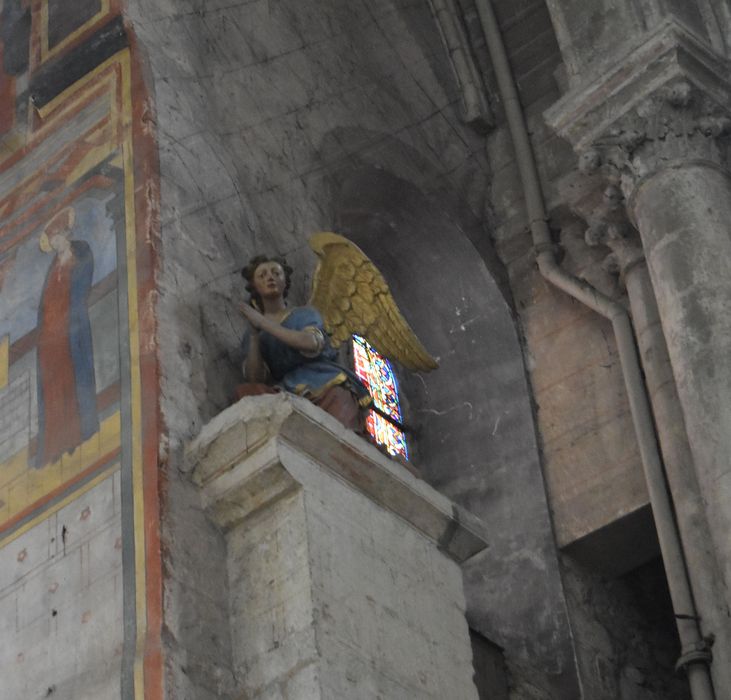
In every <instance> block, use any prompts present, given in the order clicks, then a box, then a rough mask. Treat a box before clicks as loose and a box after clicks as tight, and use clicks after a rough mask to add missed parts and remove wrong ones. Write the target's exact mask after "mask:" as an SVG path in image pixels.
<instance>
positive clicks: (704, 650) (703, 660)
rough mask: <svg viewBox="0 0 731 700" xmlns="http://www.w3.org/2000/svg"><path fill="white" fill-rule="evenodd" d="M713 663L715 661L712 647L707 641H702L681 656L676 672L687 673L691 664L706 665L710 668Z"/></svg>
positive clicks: (676, 665)
mask: <svg viewBox="0 0 731 700" xmlns="http://www.w3.org/2000/svg"><path fill="white" fill-rule="evenodd" d="M711 661H713V654H712V653H711V647H710V646H709V645H708V641H707V640H706V639H702V640H700V641H699V642H697V643H696V644H695V645H694V646H693V647H691V648H690V649H687V650H686V651H684V652H683V654H681V656H680V658H679V659H678V661H677V663H676V664H675V670H676V671H677V672H680V671H686V670H687V668H688V666H690V665H691V664H705V665H706V666H710V665H711Z"/></svg>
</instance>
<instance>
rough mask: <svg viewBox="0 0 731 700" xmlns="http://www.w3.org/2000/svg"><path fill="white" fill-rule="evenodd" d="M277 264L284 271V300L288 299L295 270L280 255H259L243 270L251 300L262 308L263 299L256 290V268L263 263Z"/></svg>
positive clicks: (242, 274)
mask: <svg viewBox="0 0 731 700" xmlns="http://www.w3.org/2000/svg"><path fill="white" fill-rule="evenodd" d="M268 262H275V263H279V264H280V265H281V266H282V270H284V298H285V299H286V298H287V294H288V293H289V288H290V286H291V285H292V273H293V272H294V269H293V268H292V267H291V266H290V265H288V264H287V261H286V260H285V258H283V257H281V256H278V255H257V256H256V257H253V258H251V260H249V262H248V264H247V265H246V266H245V267H244V268H242V269H241V276H242V277H243V278H244V280H246V291H247V292H249V294H250V295H251V298H252V299H253V300H254V301H255V302H256V303H257V304H258V305H259V306H260V307H261V297H260V296H259V294H258V293H257V292H256V289H255V288H254V273H255V272H256V268H257V267H259V265H261V264H262V263H268Z"/></svg>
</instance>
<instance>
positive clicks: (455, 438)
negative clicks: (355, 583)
mask: <svg viewBox="0 0 731 700" xmlns="http://www.w3.org/2000/svg"><path fill="white" fill-rule="evenodd" d="M341 138H342V135H341ZM393 149H394V150H395V151H398V150H401V151H402V152H403V147H402V146H401V145H399V144H398V143H397V142H395V141H394V143H393ZM394 150H392V151H391V156H390V157H389V158H390V161H391V163H393V159H394V155H393V153H394ZM335 179H336V182H337V185H335V186H334V192H333V204H332V206H333V222H334V229H335V230H336V231H338V232H340V233H341V234H343V235H345V236H346V237H348V238H349V239H350V240H352V241H353V242H355V243H356V244H357V245H358V246H360V247H361V248H362V250H363V251H364V252H365V253H366V254H367V255H368V256H369V257H370V258H371V259H372V260H373V261H374V262H375V263H376V265H377V266H378V267H379V269H380V270H381V271H382V272H383V274H384V276H385V277H386V279H387V281H388V283H389V285H390V286H391V289H392V290H393V292H394V296H395V297H396V300H397V302H398V304H399V307H400V308H401V310H402V312H403V313H404V315H405V316H406V318H407V319H408V321H409V323H410V324H411V326H412V328H413V329H414V330H415V332H416V334H417V335H418V336H419V338H420V339H421V340H422V342H423V343H424V345H425V346H426V348H427V349H428V350H429V351H430V352H431V353H432V354H433V355H434V356H435V357H437V358H438V360H439V363H440V367H439V369H438V370H436V371H434V372H431V373H416V374H414V373H408V372H406V371H404V370H401V371H400V372H399V376H400V379H401V390H402V393H403V394H404V395H405V400H406V404H407V411H406V420H407V422H408V423H409V424H410V425H411V426H412V427H413V428H414V434H413V436H412V447H414V448H415V449H414V458H415V462H416V463H417V465H418V467H419V468H420V470H421V472H422V474H423V476H424V478H425V480H427V481H428V482H429V483H431V484H432V485H433V486H435V487H436V488H437V489H439V490H440V491H442V492H443V493H445V494H446V495H448V496H449V497H450V498H452V499H454V500H455V501H456V502H458V503H460V504H461V505H464V506H465V507H466V508H468V509H469V510H470V511H471V512H472V513H474V514H475V515H477V516H479V517H480V518H481V519H482V520H483V521H484V522H485V523H486V525H487V528H488V533H489V541H490V546H489V548H488V549H487V550H486V551H485V552H484V553H483V554H481V555H479V556H477V557H474V558H473V559H472V560H471V561H470V562H468V563H467V564H466V567H465V586H466V594H467V602H468V617H469V619H470V624H471V625H472V626H473V627H474V628H476V629H478V630H480V631H481V632H483V633H484V634H486V635H488V636H489V637H490V638H491V639H493V640H495V641H496V642H497V643H498V644H500V645H501V646H503V647H505V648H506V651H507V652H508V654H509V655H510V656H511V657H513V658H514V659H515V658H516V657H517V659H518V660H519V661H523V662H525V663H527V664H530V662H531V659H538V658H541V659H542V663H543V664H544V666H545V665H548V666H550V667H551V668H552V669H553V670H554V671H555V676H554V679H553V681H552V683H553V684H554V685H555V686H558V687H559V688H560V689H561V692H565V693H567V695H566V697H570V696H571V693H572V692H574V688H575V683H576V680H575V676H574V672H573V664H572V651H571V641H570V632H569V628H568V621H567V618H566V612H565V601H564V598H563V591H562V586H561V581H560V576H559V571H558V563H557V559H556V553H555V546H554V542H553V535H552V530H551V523H550V516H549V511H548V505H547V501H546V495H545V489H544V484H543V478H542V473H541V468H540V462H539V457H538V447H537V442H536V437H535V427H534V421H533V413H532V404H531V399H530V395H529V389H528V384H527V380H526V372H525V367H524V362H523V355H522V350H521V345H520V341H519V335H518V330H517V328H516V324H515V321H514V317H513V315H512V312H511V308H510V305H509V303H508V302H507V301H506V298H505V297H504V296H503V293H502V286H501V284H500V278H499V275H497V276H496V275H494V274H493V273H492V272H491V270H490V269H489V267H488V264H489V266H490V267H492V266H493V265H494V260H493V259H491V258H490V257H489V253H488V257H487V260H486V257H485V255H484V251H485V250H486V249H487V248H489V244H487V243H486V241H483V242H482V245H481V246H480V247H481V248H482V251H481V252H482V253H483V254H481V252H478V250H477V248H476V247H475V245H474V244H473V243H472V241H471V240H470V238H474V237H475V236H476V235H480V234H482V235H484V236H485V237H487V234H486V233H484V231H483V229H482V226H481V224H479V223H477V226H475V224H476V222H475V220H474V217H470V216H469V215H466V214H465V212H464V210H461V209H460V207H459V206H455V204H458V201H459V199H458V197H456V196H452V195H450V194H449V193H445V192H444V191H440V192H438V193H435V192H432V193H429V194H427V193H425V192H424V191H423V190H421V189H420V188H419V187H418V186H416V185H415V184H413V183H412V182H409V181H408V180H406V179H404V178H403V177H400V176H398V175H396V174H394V172H393V171H392V170H391V169H390V165H389V167H382V166H379V165H378V164H369V163H364V162H354V161H350V162H348V163H347V164H343V165H342V166H341V167H340V169H339V172H338V173H337V177H336V178H335ZM470 227H472V230H470ZM478 243H479V241H478ZM413 443H415V444H413Z"/></svg>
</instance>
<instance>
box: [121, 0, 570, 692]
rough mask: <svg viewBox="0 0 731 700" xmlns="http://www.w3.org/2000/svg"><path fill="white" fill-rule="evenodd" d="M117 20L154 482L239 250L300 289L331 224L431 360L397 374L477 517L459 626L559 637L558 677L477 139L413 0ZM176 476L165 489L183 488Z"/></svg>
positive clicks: (507, 637)
mask: <svg viewBox="0 0 731 700" xmlns="http://www.w3.org/2000/svg"><path fill="white" fill-rule="evenodd" d="M128 17H129V20H130V21H131V22H132V24H133V26H134V27H135V31H136V32H137V33H138V34H139V36H140V41H141V44H142V45H143V46H144V48H145V51H146V53H147V57H148V61H149V65H150V67H151V72H152V89H153V90H154V95H155V103H156V117H155V120H156V129H157V133H158V137H159V142H160V154H161V193H162V194H161V206H162V209H161V221H162V239H163V246H162V257H161V271H160V276H159V290H160V298H159V303H158V307H157V311H158V317H159V323H160V333H159V337H160V356H161V361H162V395H163V397H162V400H163V414H164V416H165V419H166V423H167V426H168V429H169V439H170V446H169V447H170V452H169V454H167V456H166V460H168V461H169V464H170V465H171V478H172V479H175V478H176V476H175V470H174V467H175V465H177V464H178V463H179V461H180V458H179V449H180V445H181V444H182V443H183V442H184V441H185V440H186V439H188V438H190V437H192V436H194V435H195V434H196V433H197V432H198V430H199V429H200V427H201V425H203V424H204V423H205V422H206V421H207V420H209V419H210V418H211V417H212V416H213V415H215V414H216V413H218V412H219V411H220V410H221V409H222V408H224V407H225V406H226V405H228V403H229V402H230V401H231V398H232V396H231V394H232V388H233V386H234V384H235V383H236V382H238V381H239V380H240V377H241V370H240V362H241V359H242V358H241V352H240V350H239V346H240V338H241V335H242V333H243V328H244V327H243V323H242V320H241V317H240V314H239V313H238V312H237V309H236V304H237V303H238V302H239V300H241V299H242V298H243V296H244V292H243V284H242V282H241V279H240V277H239V275H238V271H239V269H240V268H241V267H242V265H243V263H244V262H245V261H246V260H247V259H248V258H249V257H250V256H252V255H253V254H255V253H258V252H261V251H270V252H277V253H280V254H286V255H287V256H288V259H289V261H290V262H292V263H294V264H295V266H296V268H297V274H296V276H295V280H294V284H293V287H292V291H291V299H292V302H293V303H295V304H297V303H302V302H303V301H304V300H305V298H306V289H307V286H308V284H309V276H310V274H311V270H312V267H313V256H312V254H311V253H310V252H309V251H308V249H307V246H306V237H307V236H308V235H309V234H310V233H312V232H315V231H317V230H330V229H333V228H334V229H335V230H338V231H340V232H342V233H345V234H346V235H348V236H349V237H351V238H352V239H353V240H355V241H356V242H357V243H358V244H359V245H360V246H361V247H362V248H363V249H364V250H365V251H366V253H368V254H369V255H372V256H373V258H374V259H375V260H376V262H377V263H378V264H379V266H380V267H381V268H382V269H383V271H384V274H385V275H386V277H387V279H388V281H389V282H390V283H391V284H392V286H393V288H394V291H395V293H396V296H397V299H398V301H399V304H401V305H402V308H403V310H404V313H405V315H406V316H407V318H408V320H409V321H410V322H411V323H412V325H413V326H414V328H415V330H416V331H417V334H419V335H420V337H422V338H423V339H424V342H425V344H426V346H427V348H428V349H430V350H432V352H434V353H436V354H437V355H438V356H439V359H440V361H441V364H442V367H441V369H440V370H439V371H438V372H436V373H434V374H432V375H418V376H417V375H415V376H412V377H408V376H402V379H403V386H404V391H405V396H406V403H407V406H408V409H407V415H406V420H407V422H408V423H409V424H410V425H411V426H412V427H413V428H414V430H415V441H414V446H415V452H416V455H417V456H416V462H417V464H418V465H419V466H421V468H422V470H423V474H424V476H425V477H426V478H427V479H429V480H430V481H431V482H432V483H434V484H435V485H437V486H438V487H439V488H440V489H442V490H443V491H444V492H445V493H447V494H449V495H450V496H451V497H452V498H454V499H455V500H456V501H457V502H460V503H462V504H464V505H465V506H467V507H468V508H469V509H470V510H472V511H473V512H475V513H477V514H478V515H479V516H480V517H482V518H484V519H485V520H486V522H487V523H488V525H489V527H490V528H491V530H492V531H493V532H494V533H495V536H494V543H493V545H494V546H493V547H491V548H490V550H489V551H488V552H487V553H486V554H485V555H484V557H483V558H482V559H481V560H480V561H477V562H475V563H474V564H471V565H470V566H471V567H472V571H471V573H470V574H469V576H468V615H469V618H470V621H471V623H472V624H473V625H474V626H475V627H476V628H477V629H479V630H480V631H481V632H482V633H483V634H485V635H486V636H488V637H490V638H492V639H495V640H496V641H497V642H498V643H500V644H502V645H503V646H505V647H506V648H509V649H510V652H509V653H510V654H513V653H515V654H517V655H518V656H519V657H520V658H521V659H523V661H524V662H525V663H526V664H529V663H530V661H531V659H532V658H533V656H534V652H535V650H536V649H540V654H541V655H542V657H541V658H543V659H547V660H548V661H547V663H552V661H553V659H554V657H555V655H556V652H555V650H553V649H552V648H551V645H552V644H553V642H554V641H555V639H556V636H557V635H558V637H560V638H561V640H562V642H561V645H560V646H561V651H560V652H559V653H558V656H559V657H560V659H561V661H560V662H559V666H560V667H561V669H562V670H561V671H560V672H559V674H558V675H559V676H560V675H561V673H563V668H564V666H565V665H566V664H568V665H569V666H570V656H571V652H570V643H569V634H568V626H567V623H566V612H565V608H564V603H563V599H562V594H561V589H560V581H559V578H558V566H557V563H556V559H555V553H554V545H553V539H552V533H551V527H550V521H549V516H548V509H547V504H546V498H545V494H544V488H543V480H542V476H541V472H540V466H539V462H538V453H537V446H536V443H535V439H534V436H535V433H534V425H533V420H532V414H531V404H530V399H529V396H528V393H527V385H526V381H525V369H524V366H523V363H522V358H521V354H520V345H519V339H518V336H517V334H516V330H515V324H514V320H513V317H512V310H511V304H510V301H509V300H508V299H506V296H508V297H509V295H508V294H507V287H506V284H505V282H506V277H505V274H504V270H503V269H502V266H501V264H500V263H499V261H498V260H497V257H496V255H495V253H494V251H493V249H492V246H491V243H490V240H489V234H488V231H487V230H486V227H485V217H484V209H483V206H484V198H485V192H486V189H487V185H488V169H487V165H486V159H485V154H484V141H483V137H482V135H480V134H478V133H475V132H473V131H472V130H470V129H468V128H467V127H465V126H464V125H463V124H462V122H461V120H460V95H459V94H458V93H457V91H456V88H455V84H454V80H453V76H452V72H451V68H450V66H449V63H448V61H447V58H446V55H445V53H444V50H443V47H442V43H441V40H440V37H439V33H438V28H437V25H436V23H435V22H434V20H433V18H432V17H431V14H430V12H429V6H428V3H424V2H405V1H396V0H389V1H388V2H378V3H373V2H355V3H348V5H347V8H346V7H345V6H344V5H343V3H341V2H337V1H333V2H325V3H323V2H317V3H314V2H301V1H299V2H279V3H271V2H263V1H257V2H238V3H218V2H210V0H209V1H207V2H205V3H203V2H197V1H193V0H189V1H186V2H182V3H176V4H175V5H174V6H173V5H170V6H168V5H164V6H162V5H156V6H150V4H149V3H143V2H137V1H135V2H130V3H129V7H128ZM187 488H188V487H187V486H186V485H185V484H181V485H180V486H179V489H178V487H176V488H175V489H173V488H172V487H171V494H172V493H177V494H178V496H177V498H182V500H183V501H184V502H186V503H189V502H190V500H191V499H190V498H189V497H188V496H183V492H185V491H186V489H187ZM191 498H192V497H191ZM167 508H168V511H167V513H168V515H167V520H166V523H167V525H166V528H167V530H166V531H167V533H168V535H167V538H168V540H169V543H170V551H171V552H174V551H178V550H184V549H185V548H186V547H187V546H189V543H191V542H193V541H197V538H198V534H197V533H195V532H194V531H193V528H192V527H190V526H188V524H187V523H186V521H187V519H186V517H185V516H184V515H182V514H180V513H177V512H176V509H177V508H178V506H177V504H176V503H175V502H174V501H173V499H172V498H170V499H169V500H168V505H167ZM517 513H521V514H526V513H529V514H530V515H529V516H527V517H520V518H518V517H516V514H517ZM216 546H217V545H216ZM172 558H173V560H174V559H175V557H174V556H173V557H172ZM508 562H512V564H511V565H508ZM172 566H173V567H175V568H177V569H178V574H177V578H178V579H182V578H183V577H184V567H176V565H175V564H174V563H173V565H172ZM516 578H518V579H519V580H520V581H521V582H522V585H521V589H520V592H519V595H511V582H512V581H514V580H515V579H516ZM513 590H514V589H513ZM536 619H540V620H541V621H542V631H541V634H540V635H538V636H535V637H534V636H532V635H531V632H532V631H533V627H534V624H535V620H536ZM518 620H519V621H520V622H519V623H518V622H517V621H518ZM178 641H180V640H178ZM181 644H182V646H181V647H180V648H179V649H178V650H177V651H176V652H175V653H174V654H173V660H171V665H172V666H173V667H175V668H178V669H179V668H181V667H183V666H184V665H185V648H186V647H185V644H184V643H181ZM552 672H553V671H551V672H549V674H548V675H550V673H552ZM569 675H570V674H569ZM562 682H563V681H562Z"/></svg>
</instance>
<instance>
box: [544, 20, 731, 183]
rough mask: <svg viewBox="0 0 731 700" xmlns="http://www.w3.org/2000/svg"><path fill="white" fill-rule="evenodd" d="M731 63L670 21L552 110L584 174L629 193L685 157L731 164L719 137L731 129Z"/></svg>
mask: <svg viewBox="0 0 731 700" xmlns="http://www.w3.org/2000/svg"><path fill="white" fill-rule="evenodd" d="M729 68H730V65H729V62H728V61H727V60H726V59H724V58H723V57H721V56H719V55H718V54H716V53H715V52H713V51H712V49H711V48H710V47H709V46H708V45H707V44H706V43H704V42H703V41H702V40H700V39H698V37H696V36H695V35H693V34H692V33H690V32H689V31H688V30H687V29H686V28H684V27H682V26H680V25H678V24H677V23H675V22H673V21H669V22H667V23H665V24H663V25H662V26H661V27H659V28H658V29H657V30H656V31H655V32H653V33H652V34H650V35H649V36H648V39H647V41H646V42H645V43H644V44H643V45H642V46H641V47H640V48H637V49H635V50H634V51H633V52H631V53H630V54H629V55H628V56H626V57H625V58H624V59H623V60H622V61H621V62H620V63H619V64H617V66H616V67H615V69H614V70H613V71H611V72H609V73H607V74H606V75H605V76H603V77H602V78H601V79H599V80H597V81H594V82H593V83H591V84H589V85H586V86H583V87H581V88H578V89H576V90H574V91H572V92H571V93H569V94H567V95H566V96H565V97H564V98H563V99H561V100H560V101H559V102H557V103H556V104H555V105H553V106H552V107H551V108H550V109H549V110H547V111H546V112H545V114H544V116H545V119H546V121H547V122H548V124H549V125H550V126H551V127H552V128H553V129H554V130H555V131H556V132H557V133H558V134H560V135H561V136H563V137H564V138H566V139H567V140H568V141H569V142H570V143H571V144H572V145H573V147H574V149H575V150H576V151H577V153H578V154H579V159H580V160H579V164H580V167H581V169H582V171H583V172H585V173H596V172H600V173H601V175H602V176H603V177H604V178H606V179H607V180H608V181H609V182H611V183H617V184H618V183H619V182H620V181H622V182H623V184H624V189H625V191H626V192H627V191H628V190H630V189H631V188H632V185H633V184H634V183H635V182H636V181H637V180H638V179H640V178H643V177H646V176H647V175H648V174H649V173H651V172H654V171H655V170H656V169H658V168H660V167H662V165H663V164H668V163H672V162H674V161H679V160H688V159H700V160H710V161H712V162H714V163H716V164H719V165H720V164H722V163H723V162H724V154H723V151H722V148H721V146H720V144H719V143H718V138H719V137H721V136H724V135H726V134H727V133H728V132H729V131H731V82H730V81H729V75H731V72H730V71H729Z"/></svg>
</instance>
